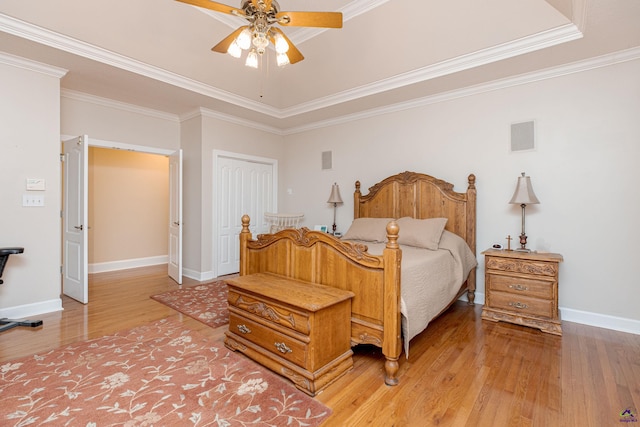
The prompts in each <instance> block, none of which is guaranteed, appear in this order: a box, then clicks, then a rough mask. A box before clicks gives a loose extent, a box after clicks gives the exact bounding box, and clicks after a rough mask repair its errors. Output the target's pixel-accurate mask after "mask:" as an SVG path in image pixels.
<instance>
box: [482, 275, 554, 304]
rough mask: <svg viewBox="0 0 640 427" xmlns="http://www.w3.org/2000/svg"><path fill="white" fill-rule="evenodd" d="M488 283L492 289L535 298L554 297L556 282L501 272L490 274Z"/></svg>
mask: <svg viewBox="0 0 640 427" xmlns="http://www.w3.org/2000/svg"><path fill="white" fill-rule="evenodd" d="M487 282H488V285H489V289H490V290H491V291H499V292H506V293H512V294H514V295H523V296H528V297H533V298H544V299H551V298H553V290H554V286H555V282H548V281H543V280H535V279H526V278H519V277H514V276H504V275H500V274H489V275H488V280H487Z"/></svg>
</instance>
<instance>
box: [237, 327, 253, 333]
mask: <svg viewBox="0 0 640 427" xmlns="http://www.w3.org/2000/svg"><path fill="white" fill-rule="evenodd" d="M238 330H239V331H240V332H241V333H243V334H250V333H251V329H249V328H247V327H246V326H245V325H238Z"/></svg>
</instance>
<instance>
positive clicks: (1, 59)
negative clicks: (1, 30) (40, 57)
mask: <svg viewBox="0 0 640 427" xmlns="http://www.w3.org/2000/svg"><path fill="white" fill-rule="evenodd" d="M0 64H5V65H10V66H12V67H17V68H22V69H24V70H29V71H35V72H36V73H41V74H46V75H47V76H51V77H55V78H57V79H61V78H63V77H64V76H65V75H66V74H67V73H68V72H69V70H65V69H64V68H59V67H54V66H53V65H47V64H43V63H41V62H37V61H32V60H30V59H26V58H22V57H20V56H15V55H11V54H9V53H5V52H0Z"/></svg>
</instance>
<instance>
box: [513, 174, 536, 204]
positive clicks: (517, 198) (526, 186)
mask: <svg viewBox="0 0 640 427" xmlns="http://www.w3.org/2000/svg"><path fill="white" fill-rule="evenodd" d="M509 203H512V204H517V205H535V204H538V203H540V201H539V200H538V198H537V197H536V194H535V193H534V192H533V187H532V186H531V178H529V177H528V176H525V175H524V172H522V176H519V177H518V184H517V185H516V191H515V192H514V193H513V197H512V198H511V201H510V202H509Z"/></svg>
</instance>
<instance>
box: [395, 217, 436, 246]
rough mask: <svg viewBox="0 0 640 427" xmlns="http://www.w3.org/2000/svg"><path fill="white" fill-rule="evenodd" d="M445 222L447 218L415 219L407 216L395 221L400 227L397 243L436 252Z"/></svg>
mask: <svg viewBox="0 0 640 427" xmlns="http://www.w3.org/2000/svg"><path fill="white" fill-rule="evenodd" d="M447 220H448V219H447V218H428V219H415V218H411V217H408V216H407V217H403V218H400V219H399V220H398V221H397V222H398V227H400V234H399V235H398V243H399V244H401V245H408V246H415V247H417V248H425V249H432V250H436V249H438V247H439V245H440V238H441V237H442V232H443V231H444V227H445V226H446V225H447Z"/></svg>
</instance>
